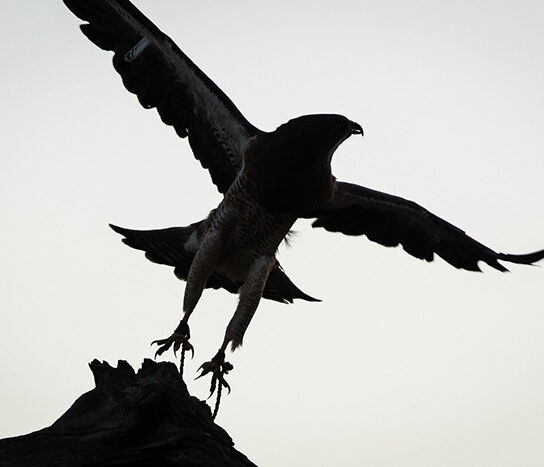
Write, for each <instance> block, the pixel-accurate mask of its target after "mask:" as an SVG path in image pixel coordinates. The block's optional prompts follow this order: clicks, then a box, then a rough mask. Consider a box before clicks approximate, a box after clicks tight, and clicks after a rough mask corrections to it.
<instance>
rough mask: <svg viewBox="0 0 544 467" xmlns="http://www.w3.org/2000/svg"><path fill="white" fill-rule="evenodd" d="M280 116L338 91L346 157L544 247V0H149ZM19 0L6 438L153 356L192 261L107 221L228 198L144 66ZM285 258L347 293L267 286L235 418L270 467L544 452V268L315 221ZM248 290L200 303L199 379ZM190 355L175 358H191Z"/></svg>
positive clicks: (453, 216) (4, 364)
mask: <svg viewBox="0 0 544 467" xmlns="http://www.w3.org/2000/svg"><path fill="white" fill-rule="evenodd" d="M135 3H136V4H137V5H138V6H139V7H140V8H141V9H142V10H143V11H144V13H145V14H147V15H148V16H149V17H150V18H151V19H152V20H153V21H154V22H155V23H156V24H157V25H158V26H159V27H160V28H161V29H162V30H163V31H165V32H166V33H167V34H169V35H170V36H171V37H172V38H173V39H174V40H175V41H176V42H177V43H178V45H179V46H180V47H181V49H182V50H184V51H185V52H186V53H187V54H188V55H189V56H190V57H191V58H192V59H193V60H194V61H195V62H196V63H197V64H198V65H199V66H200V67H201V68H202V69H203V70H204V71H205V72H206V73H207V74H208V75H209V76H210V77H211V78H212V79H213V80H214V81H215V82H216V83H217V84H218V85H219V86H220V87H221V88H222V89H223V90H224V91H225V92H226V93H227V94H228V95H229V96H230V97H231V98H232V99H233V101H234V102H235V103H236V104H237V105H238V107H239V108H240V110H241V111H242V112H243V113H244V115H245V116H246V117H247V118H248V119H249V120H250V121H251V122H252V123H254V124H255V125H256V126H258V127H259V128H261V129H263V130H273V129H274V128H276V127H277V126H278V125H279V124H281V123H283V122H285V121H286V120H288V119H290V118H293V117H295V116H298V115H302V114H307V113H324V112H336V113H342V114H344V115H346V116H347V117H348V118H350V119H352V120H355V121H358V122H360V123H361V124H362V125H363V127H364V129H365V137H364V138H360V137H352V138H350V139H349V140H348V141H347V142H346V143H344V144H343V145H342V146H341V147H340V149H339V150H338V151H337V153H336V155H335V158H334V161H333V169H334V173H335V174H336V176H337V177H338V178H339V179H341V180H346V181H351V182H355V183H360V184H363V185H365V186H369V187H372V188H376V189H380V190H383V191H387V192H391V193H394V194H397V195H400V196H403V197H406V198H409V199H413V200H415V201H417V202H419V203H421V204H423V205H424V206H425V207H427V208H428V209H430V210H432V211H433V212H434V213H436V214H437V215H440V216H442V217H444V218H446V219H447V220H449V221H450V222H452V223H454V224H456V225H458V226H460V227H461V228H463V229H465V230H467V232H468V233H469V234H471V235H473V236H474V237H475V238H477V239H478V240H480V241H482V242H483V243H485V244H487V245H489V246H490V247H492V248H495V249H497V250H498V251H505V252H509V253H527V252H530V251H534V250H537V249H540V248H544V217H543V207H542V199H543V197H544V188H543V186H542V174H543V173H544V162H543V160H544V159H543V157H542V153H543V151H544V142H543V140H542V134H543V133H544V58H543V57H544V28H543V27H542V24H543V21H544V4H543V3H542V2H531V1H518V2H505V1H481V0H476V1H472V2H451V1H448V2H445V1H412V2H404V1H382V2H376V1H372V2H371V1H366V0H365V1H347V0H338V1H335V2H317V1H312V2H310V1H298V2H293V1H290V2H284V1H276V2H266V3H264V2H250V1H235V0H233V1H229V2H213V3H212V2H209V1H200V2H190V1H177V2H174V1H166V0H153V1H149V0H148V1H144V0H140V1H137V2H135ZM1 5H2V14H1V15H0V50H1V58H2V67H1V68H2V71H1V73H0V85H1V92H2V109H1V112H0V128H1V134H2V136H1V138H0V155H1V156H0V157H1V170H0V216H1V217H0V219H1V221H0V234H1V242H0V265H1V268H0V303H1V305H0V306H1V313H2V314H1V317H2V320H1V323H2V324H1V328H0V365H1V366H0V368H1V379H0V404H1V405H0V413H1V416H0V437H7V436H14V435H18V434H23V433H27V432H30V431H33V430H36V429H39V428H42V427H45V426H47V425H49V424H51V423H52V422H53V421H54V420H56V419H57V418H58V417H59V416H60V415H61V414H62V413H63V412H64V411H65V410H66V409H67V408H68V407H69V406H70V404H71V403H72V402H73V401H74V400H75V398H76V397H78V396H79V395H80V394H81V393H82V392H85V391H88V390H90V389H91V388H92V387H94V384H93V380H92V375H91V372H90V371H89V369H88V368H87V362H89V361H91V360H92V359H93V358H99V359H101V360H107V361H109V362H110V363H112V364H115V363H116V361H117V359H126V360H128V361H129V362H130V363H131V364H132V365H134V366H135V367H138V366H139V364H140V363H141V360H142V359H143V358H144V357H150V356H151V355H152V352H153V351H152V349H150V347H149V343H150V341H151V340H153V339H156V338H160V337H165V336H167V335H169V333H170V332H171V331H172V329H173V328H174V327H175V326H176V325H177V323H178V320H179V318H180V316H181V314H180V309H181V302H182V295H183V290H184V284H183V283H181V282H179V281H177V280H176V278H175V277H174V276H173V274H172V271H171V270H169V268H167V267H165V266H158V265H154V264H151V263H149V262H147V261H146V260H145V259H144V258H143V256H142V254H141V253H140V252H136V251H134V250H131V249H129V248H127V247H125V246H124V245H123V244H122V243H121V242H120V237H119V236H118V235H117V234H115V233H114V232H112V231H111V230H109V228H108V227H107V224H108V222H113V223H116V224H118V225H122V226H126V227H132V228H142V229H146V228H160V227H168V226H173V225H187V224H189V223H190V222H194V221H196V220H199V219H201V218H203V217H204V216H205V215H206V214H207V212H208V211H209V210H210V209H212V208H213V207H214V206H215V205H216V204H217V203H218V202H219V200H220V196H219V194H218V193H217V191H216V189H215V187H214V186H213V185H212V183H211V181H210V179H209V176H208V174H207V172H206V171H205V170H203V169H201V168H200V165H199V163H198V162H197V161H196V160H194V158H193V157H192V154H191V152H190V149H189V147H188V144H187V142H186V141H182V140H180V139H179V138H177V136H176V135H175V133H174V131H173V130H172V128H169V127H167V126H165V125H163V124H162V122H161V121H160V119H159V118H158V116H157V115H156V112H155V111H154V110H152V111H145V110H143V109H142V108H141V107H140V106H139V104H138V102H137V100H136V98H135V97H134V96H132V95H131V94H129V93H128V92H127V91H126V90H125V89H124V88H123V86H122V84H121V82H120V78H119V77H118V76H117V74H116V73H115V71H114V70H113V68H112V66H111V54H110V53H107V52H104V51H101V50H100V49H98V48H97V47H96V46H94V45H93V44H92V43H90V42H89V41H88V40H87V39H86V38H85V37H84V36H83V35H82V34H81V33H80V32H79V31H78V29H77V26H78V24H79V23H80V21H79V20H78V19H77V18H75V17H74V16H73V15H72V14H71V13H70V12H69V11H68V10H67V9H66V8H65V6H64V5H63V4H62V3H61V2H60V1H53V0H39V1H38V0H33V1H25V2H20V1H14V0H11V1H9V0H3V1H2V2H1ZM295 229H296V230H297V231H298V232H299V234H298V235H297V236H296V238H295V240H294V247H293V248H284V247H282V249H281V251H280V260H281V262H282V263H283V265H284V267H285V269H286V271H287V273H288V274H289V276H290V277H291V278H292V279H293V281H294V282H295V283H296V284H297V285H299V286H300V287H301V288H302V289H303V290H304V291H305V292H307V293H309V294H310V295H314V296H317V297H319V298H321V299H323V303H320V304H312V303H301V302H297V303H296V304H295V305H291V306H286V305H281V304H277V303H272V302H266V301H265V302H263V303H261V305H260V308H259V310H258V312H257V314H256V316H255V318H254V319H253V321H252V323H251V326H250V328H249V330H248V333H247V334H246V338H245V340H244V347H243V348H242V349H241V350H239V351H237V352H236V353H235V354H234V355H232V356H229V360H230V361H232V363H233V364H234V366H235V369H234V371H233V372H232V373H231V375H230V378H229V382H230V383H231V385H232V387H233V391H232V393H231V395H230V396H228V397H225V399H224V400H223V404H222V407H221V411H220V415H219V417H218V419H217V421H218V423H219V424H220V425H221V426H223V427H224V428H225V429H227V431H228V432H229V433H230V434H231V436H232V437H233V438H234V441H235V442H236V447H237V448H238V449H239V450H241V451H242V452H244V453H245V454H246V455H247V456H248V457H249V458H250V459H251V460H253V461H254V462H255V463H257V464H259V465H263V466H264V465H266V466H276V465H277V466H280V465H297V466H330V465H343V466H344V465H345V466H352V465H353V466H358V465H372V466H436V465H440V466H443V467H446V466H461V465H462V466H464V467H466V466H478V467H485V466H490V467H491V466H493V467H499V466H541V465H544V444H543V442H542V440H543V438H544V400H543V393H544V391H543V390H544V384H543V383H544V378H543V371H544V370H543V368H544V354H543V351H544V343H543V339H542V335H543V332H544V317H543V311H544V307H543V306H542V291H543V284H544V271H543V270H542V269H541V268H537V267H527V266H516V265H512V266H511V270H512V272H511V273H508V274H501V273H499V272H497V271H495V270H491V269H490V268H488V267H485V266H484V274H479V273H471V272H466V271H458V270H455V269H454V268H452V267H451V266H449V265H447V264H446V263H444V262H443V261H442V260H440V259H439V260H437V261H436V262H434V263H431V264H427V263H425V262H422V261H419V260H417V259H414V258H412V257H410V256H408V255H407V254H405V253H404V252H403V251H402V250H401V249H399V248H396V249H391V248H390V249H386V248H384V247H381V246H379V245H376V244H373V243H371V242H369V241H368V240H367V239H366V238H348V237H343V236H341V235H339V234H337V235H334V234H331V233H327V232H325V231H314V230H312V229H311V228H310V227H309V223H308V222H299V223H297V224H295ZM235 304H236V297H235V296H232V295H229V294H227V293H223V292H214V291H208V292H206V293H205V294H204V297H203V298H202V300H201V301H200V303H199V305H198V307H197V309H196V311H195V313H194V314H193V317H192V323H191V324H192V334H193V339H192V342H193V344H194V345H195V348H196V356H195V359H194V361H191V362H188V363H187V369H186V371H187V373H188V378H187V380H188V385H189V388H190V390H191V392H192V393H193V394H195V395H198V396H199V397H201V398H205V397H206V395H207V389H208V381H207V380H206V381H202V380H199V381H197V382H193V381H192V377H191V375H193V374H195V375H196V369H197V367H198V366H199V365H200V363H202V362H203V361H205V360H207V359H209V358H210V357H211V356H212V355H213V354H214V353H215V351H216V349H217V348H218V346H219V344H220V342H221V339H222V336H223V333H224V328H225V326H226V323H227V322H228V320H229V319H230V317H231V315H232V313H233V311H234V308H235ZM168 358H173V356H172V355H168Z"/></svg>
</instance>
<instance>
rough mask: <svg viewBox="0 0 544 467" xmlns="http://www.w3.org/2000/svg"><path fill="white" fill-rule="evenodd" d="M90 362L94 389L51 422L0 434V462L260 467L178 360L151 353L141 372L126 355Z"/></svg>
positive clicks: (20, 466) (21, 465)
mask: <svg viewBox="0 0 544 467" xmlns="http://www.w3.org/2000/svg"><path fill="white" fill-rule="evenodd" d="M89 366H90V368H91V370H92V372H93V375H94V380H95V385H96V387H95V388H94V389H93V390H91V391H89V392H87V393H85V394H83V395H82V396H80V397H79V398H78V399H77V400H76V401H75V402H74V404H73V405H72V406H71V407H70V408H69V409H68V410H67V411H66V412H65V413H64V415H62V416H61V417H60V418H59V419H58V420H57V421H56V422H55V423H53V425H51V426H50V427H48V428H44V429H42V430H39V431H36V432H34V433H30V434H27V435H23V436H17V437H14V438H6V439H3V440H0V465H2V466H10V467H28V466H40V467H46V466H70V467H71V466H77V467H80V466H114V465H115V466H133V467H139V466H146V467H154V466H195V467H196V466H198V467H202V466H222V467H223V466H225V467H227V466H244V467H245V466H254V465H255V464H253V463H252V462H251V461H249V459H248V458H247V457H246V456H245V455H243V454H242V453H240V452H238V451H237V450H236V449H234V447H233V446H234V443H233V441H232V439H231V438H230V436H229V435H228V434H227V432H226V431H225V430H223V429H222V428H221V427H219V426H218V425H216V424H215V423H214V422H213V420H212V417H211V411H210V408H209V407H208V405H207V404H206V403H205V402H203V401H200V400H198V399H197V398H196V397H193V396H191V395H190V394H189V392H188V391H187V387H186V385H185V383H184V382H183V380H182V378H181V376H180V374H179V372H178V370H177V368H176V367H175V365H174V364H173V363H165V362H161V363H156V362H154V361H152V360H148V359H146V360H144V362H143V364H142V368H141V369H140V370H139V371H138V372H137V373H135V371H134V370H133V368H132V367H131V366H130V365H129V364H128V363H127V362H125V361H122V360H120V361H119V362H118V365H117V368H113V367H111V366H110V365H109V364H108V363H107V362H103V363H100V362H99V361H98V360H94V361H93V362H92V363H90V365H89ZM59 378H62V374H60V375H59Z"/></svg>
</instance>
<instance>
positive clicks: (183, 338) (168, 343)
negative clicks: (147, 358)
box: [151, 326, 195, 358]
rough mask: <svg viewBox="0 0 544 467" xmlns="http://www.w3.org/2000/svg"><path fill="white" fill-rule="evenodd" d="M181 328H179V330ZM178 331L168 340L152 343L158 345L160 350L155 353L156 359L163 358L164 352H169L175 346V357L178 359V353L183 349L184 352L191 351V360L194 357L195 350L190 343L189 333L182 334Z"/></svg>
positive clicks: (158, 340)
mask: <svg viewBox="0 0 544 467" xmlns="http://www.w3.org/2000/svg"><path fill="white" fill-rule="evenodd" d="M179 328H180V326H178V329H179ZM178 329H176V330H175V331H174V333H173V334H172V335H171V336H170V337H168V338H166V339H157V340H154V341H153V342H151V345H154V344H157V345H158V346H159V348H158V349H157V351H156V352H155V358H157V356H161V355H162V354H163V353H164V352H166V351H168V350H169V349H170V347H172V346H173V350H174V355H175V356H176V357H177V351H178V350H179V349H180V348H181V349H182V351H186V350H190V351H191V358H192V357H193V356H194V353H195V352H194V348H193V346H192V345H191V344H190V343H189V335H188V334H189V333H188V332H187V333H181V332H179V331H178Z"/></svg>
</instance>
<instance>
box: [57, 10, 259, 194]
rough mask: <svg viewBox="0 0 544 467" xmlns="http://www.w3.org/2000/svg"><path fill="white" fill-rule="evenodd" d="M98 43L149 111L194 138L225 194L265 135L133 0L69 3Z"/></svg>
mask: <svg viewBox="0 0 544 467" xmlns="http://www.w3.org/2000/svg"><path fill="white" fill-rule="evenodd" d="M64 3H65V4H66V6H67V7H68V8H69V9H70V10H71V11H72V12H73V13H74V14H75V15H76V16H78V17H79V18H81V19H82V20H84V21H87V22H88V23H87V24H83V25H81V30H82V32H83V34H85V35H86V36H87V37H88V38H89V39H90V40H91V41H92V42H94V43H95V44H96V45H97V46H98V47H100V48H102V49H104V50H112V51H113V52H114V53H115V54H114V57H113V65H114V67H115V69H116V70H117V71H118V72H119V74H120V75H121V77H122V78H123V83H124V85H125V87H126V88H127V89H128V90H129V91H130V92H132V93H134V94H136V95H137V96H138V99H139V101H140V103H141V104H142V105H143V106H144V107H145V108H147V109H149V108H153V107H156V108H157V110H158V112H159V114H160V116H161V119H162V121H163V122H164V123H166V124H167V125H172V126H173V127H174V128H175V130H176V132H177V134H178V135H179V136H180V137H182V138H184V137H186V136H189V143H190V145H191V148H192V150H193V152H194V155H195V157H196V158H197V159H198V160H199V161H200V163H201V164H202V166H203V167H204V168H207V169H209V171H210V175H211V177H212V181H213V183H215V185H217V188H218V189H219V191H220V192H222V193H224V192H225V191H226V190H227V189H228V187H229V186H230V184H231V183H232V181H233V180H234V179H235V177H236V175H237V173H238V172H239V171H240V169H241V167H242V161H243V154H244V152H245V150H246V148H247V146H248V144H249V141H250V140H251V139H252V137H253V136H255V135H257V134H258V133H260V130H258V129H257V128H255V127H254V126H253V125H251V124H250V123H249V122H248V121H247V120H246V119H245V118H244V116H243V115H242V114H241V113H240V111H239V110H238V109H237V108H236V106H235V105H234V104H233V103H232V101H231V100H230V99H229V98H228V97H227V96H226V95H225V94H224V93H223V91H221V89H219V88H218V87H217V86H216V84H215V83H214V82H213V81H212V80H210V79H209V78H208V77H207V76H206V75H205V74H204V73H203V72H202V71H201V70H200V69H199V68H198V67H197V66H196V65H195V64H194V63H193V62H192V61H191V60H190V59H189V58H188V57H187V56H186V55H185V54H184V53H183V52H182V51H181V50H180V49H179V48H178V46H177V45H176V44H175V43H174V42H173V41H172V40H171V39H170V38H169V37H168V36H166V35H165V34H163V33H162V32H161V31H160V30H159V29H158V28H157V27H156V26H155V25H154V24H153V23H152V22H151V21H150V20H149V19H148V18H146V17H145V16H144V15H143V14H142V13H141V12H140V11H139V10H138V9H137V8H136V7H135V6H134V5H133V4H132V3H130V2H129V1H128V0H64Z"/></svg>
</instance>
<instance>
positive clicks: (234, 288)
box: [110, 222, 320, 303]
mask: <svg viewBox="0 0 544 467" xmlns="http://www.w3.org/2000/svg"><path fill="white" fill-rule="evenodd" d="M199 225H200V222H197V223H195V224H191V225H189V226H188V227H170V228H168V229H159V230H131V229H125V228H123V227H118V226H116V225H111V224H110V227H111V228H112V229H113V230H114V231H115V232H117V233H118V234H121V235H122V236H123V237H124V238H123V243H125V244H126V245H128V246H130V247H131V248H135V249H136V250H142V251H145V257H146V258H147V259H148V260H150V261H152V262H154V263H158V264H166V265H168V266H173V267H174V274H175V275H176V277H177V278H178V279H181V280H183V281H186V280H187V276H188V275H189V269H190V268H191V263H192V262H193V259H194V257H195V252H194V249H193V248H190V247H188V246H186V245H188V244H190V243H191V239H192V238H193V234H195V232H196V231H197V230H198V227H199ZM242 285H243V284H242V283H235V282H232V281H231V280H229V279H228V278H227V277H225V276H223V275H221V274H219V273H217V272H214V273H213V274H212V275H211V276H210V277H209V278H208V281H207V282H206V288H212V289H225V290H227V291H228V292H231V293H238V289H239V288H240V287H241V286H242ZM263 298H267V299H269V300H275V301H277V302H281V303H293V300H294V299H295V298H299V299H301V300H306V301H309V302H318V301H320V300H318V299H315V298H313V297H310V296H309V295H307V294H305V293H304V292H303V291H302V290H300V289H299V288H298V287H297V286H296V285H295V284H293V282H291V280H290V279H289V277H287V275H286V274H285V272H284V271H283V269H282V267H281V266H280V264H279V263H276V264H275V266H274V268H273V269H272V270H271V271H270V274H269V275H268V280H267V281H266V285H265V287H264V291H263Z"/></svg>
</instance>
